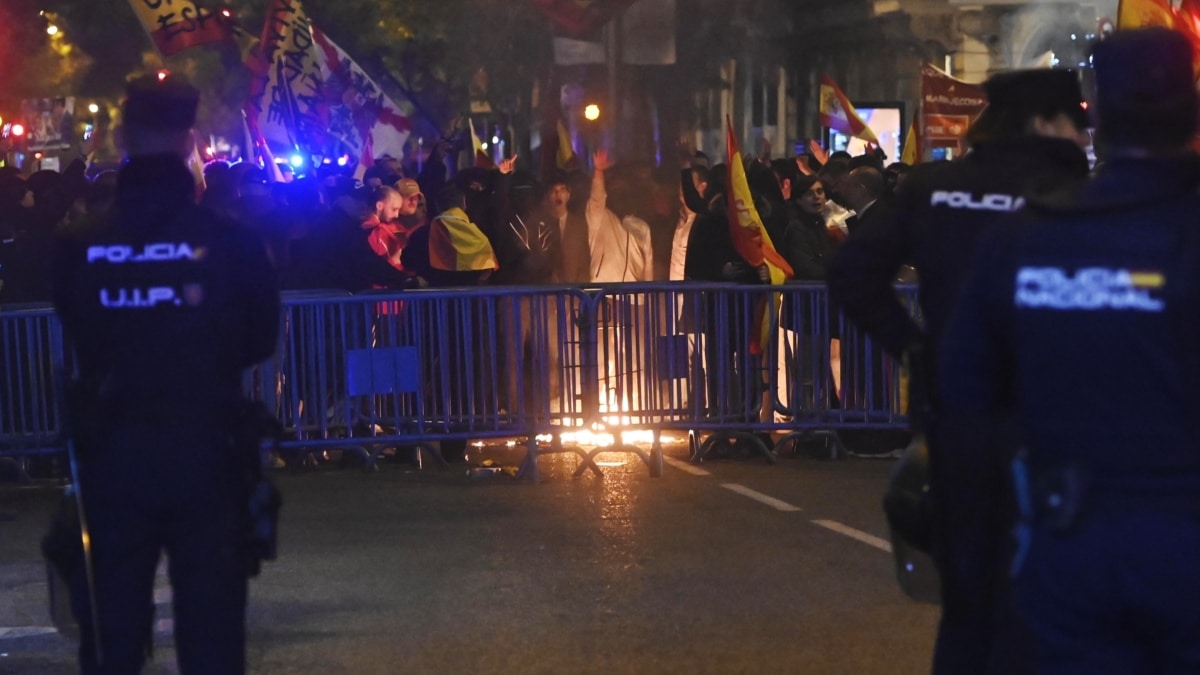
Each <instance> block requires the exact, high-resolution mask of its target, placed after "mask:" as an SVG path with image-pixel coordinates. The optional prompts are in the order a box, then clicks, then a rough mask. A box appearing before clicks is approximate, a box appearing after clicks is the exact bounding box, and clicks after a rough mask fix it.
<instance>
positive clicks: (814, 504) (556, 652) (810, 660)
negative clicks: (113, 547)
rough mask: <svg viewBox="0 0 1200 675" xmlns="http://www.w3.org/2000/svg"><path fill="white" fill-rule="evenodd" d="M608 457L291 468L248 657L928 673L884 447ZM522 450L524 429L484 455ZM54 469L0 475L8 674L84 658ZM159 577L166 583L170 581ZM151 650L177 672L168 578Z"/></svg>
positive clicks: (930, 620) (505, 668) (371, 665)
mask: <svg viewBox="0 0 1200 675" xmlns="http://www.w3.org/2000/svg"><path fill="white" fill-rule="evenodd" d="M667 452H668V457H669V459H668V465H667V466H666V469H665V474H664V475H663V476H662V477H661V478H651V477H650V475H649V471H648V470H647V468H646V467H645V466H644V465H643V464H642V463H641V460H639V459H638V458H637V457H636V456H632V455H618V454H606V455H603V456H601V458H600V459H601V461H602V462H603V471H604V474H605V475H604V477H603V478H598V477H596V476H594V475H592V474H591V473H590V472H589V473H587V474H585V475H584V476H583V477H581V478H578V479H574V478H571V473H572V472H573V471H574V470H575V468H576V467H577V466H578V460H577V459H576V458H575V457H574V456H570V455H562V456H551V457H544V458H542V460H541V464H540V466H541V473H542V480H541V482H540V483H539V484H530V483H525V482H518V481H516V480H514V479H512V478H511V477H509V476H506V475H503V474H501V475H497V476H492V477H487V478H469V477H467V476H466V475H465V467H456V468H454V469H450V470H438V469H431V468H426V469H424V470H421V471H416V470H414V469H413V468H412V467H410V466H407V465H405V464H401V463H398V462H397V463H391V462H384V463H383V464H382V465H381V467H380V470H379V471H378V472H375V473H365V472H362V471H359V470H354V469H335V468H332V467H329V468H318V469H316V470H309V471H302V472H292V471H286V470H285V471H282V472H280V473H279V474H278V478H279V482H280V485H281V488H282V490H283V492H284V498H285V501H286V503H285V507H284V516H283V518H284V520H283V525H282V528H283V530H282V541H281V557H280V559H279V560H278V561H277V562H275V563H271V564H269V565H268V566H267V567H266V569H265V571H264V573H263V574H262V575H261V576H260V577H259V578H257V579H255V580H254V581H253V582H252V583H251V600H250V607H249V613H248V622H249V634H250V635H249V639H250V649H249V671H250V672H251V673H262V674H272V675H282V674H285V673H288V674H290V673H305V674H307V673H321V674H325V673H330V674H340V673H347V674H349V673H354V674H363V673H366V674H373V673H380V674H391V673H439V674H441V673H606V674H607V673H639V674H640V673H804V674H815V675H864V674H867V675H870V674H874V673H880V674H884V673H886V674H888V675H901V674H905V673H914V674H915V673H924V672H928V663H929V658H930V654H931V649H932V642H933V634H934V627H935V624H936V619H937V610H936V608H933V607H930V606H926V605H918V604H914V603H912V602H911V601H909V600H907V599H906V598H905V597H904V596H903V595H902V594H901V593H900V591H899V590H898V588H897V586H896V584H895V582H894V580H893V572H892V563H891V556H890V555H889V554H888V553H887V552H886V551H885V550H883V549H882V548H881V544H882V543H883V542H882V540H881V539H880V538H881V537H884V536H885V533H886V531H885V527H884V522H883V517H882V515H881V513H880V511H879V508H878V504H879V495H880V494H881V491H882V488H883V485H884V483H885V480H886V477H887V475H888V472H889V471H890V470H891V467H892V462H891V461H888V460H879V459H856V458H847V459H840V460H835V461H821V460H816V459H812V458H810V457H806V456H802V457H788V456H785V457H783V458H781V459H780V461H779V462H778V463H777V464H775V465H768V464H767V463H766V462H764V461H762V460H761V459H755V458H740V459H732V460H726V461H710V462H705V463H704V464H702V465H700V466H696V465H691V464H688V463H686V461H684V460H685V459H686V448H685V447H684V446H680V445H674V446H669V447H668V451H667ZM485 458H486V459H491V460H493V461H494V462H496V463H497V464H498V465H504V464H512V463H514V462H515V461H516V459H517V457H516V453H515V450H509V449H504V448H491V449H487V450H486V451H478V450H476V451H474V452H473V453H472V455H471V457H470V459H471V460H472V461H473V462H478V461H480V460H482V459H485ZM48 492H49V491H47V490H44V489H42V490H37V489H25V488H23V489H17V488H14V487H12V486H8V487H3V486H0V512H7V517H6V518H4V517H0V673H30V674H33V673H37V674H47V675H51V674H56V673H72V672H75V670H74V666H73V655H74V648H73V645H72V644H71V643H69V642H68V641H67V640H66V639H65V638H63V637H62V636H60V635H58V634H57V633H54V632H52V631H51V630H50V629H48V628H46V627H47V626H48V624H49V619H48V618H47V612H46V607H45V605H46V602H45V596H46V585H45V580H44V572H43V566H42V562H41V559H40V557H39V553H38V539H39V537H40V534H41V531H42V529H43V527H44V524H45V522H46V518H47V515H46V514H47V512H48V511H49V508H50V505H51V504H52V499H51V498H50V495H49V494H48ZM160 583H163V582H162V580H160ZM161 601H162V604H161V606H160V613H161V616H163V620H161V621H160V622H159V625H158V631H157V634H156V661H155V663H153V664H152V665H151V666H150V667H149V668H147V672H148V673H174V672H177V670H176V668H175V665H174V663H173V659H174V652H173V651H172V649H171V622H170V620H169V615H170V608H169V589H166V588H163V589H162V591H161Z"/></svg>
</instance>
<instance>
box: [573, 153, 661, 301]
mask: <svg viewBox="0 0 1200 675" xmlns="http://www.w3.org/2000/svg"><path fill="white" fill-rule="evenodd" d="M592 162H593V167H594V169H595V171H594V173H593V174H592V192H591V196H590V197H589V198H588V203H587V226H588V245H589V248H590V249H591V253H592V283H609V282H616V281H651V280H653V279H654V252H653V249H652V248H651V246H650V226H649V225H647V224H646V221H644V220H642V219H641V218H639V217H637V216H635V215H633V214H628V215H625V216H623V217H621V216H618V215H617V214H616V213H614V212H613V211H612V209H609V208H608V193H607V191H606V190H605V184H604V172H605V171H607V170H609V169H611V168H612V167H613V161H612V160H611V159H610V158H609V156H608V152H607V151H606V150H597V151H596V153H595V154H594V155H592Z"/></svg>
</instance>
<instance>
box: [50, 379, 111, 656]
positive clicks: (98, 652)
mask: <svg viewBox="0 0 1200 675" xmlns="http://www.w3.org/2000/svg"><path fill="white" fill-rule="evenodd" d="M56 379H57V381H58V385H59V386H58V391H59V395H58V396H59V401H60V405H59V410H60V412H61V415H62V431H63V438H64V440H65V442H66V446H67V461H68V465H69V466H70V470H71V487H70V488H69V491H70V492H71V494H72V495H73V496H74V502H75V516H76V518H77V519H78V523H79V544H80V547H81V552H82V554H83V573H84V582H85V583H86V584H87V596H88V608H89V610H90V612H91V618H92V647H93V651H94V652H95V654H94V656H95V658H96V663H103V662H104V660H103V658H102V655H103V649H102V648H101V645H100V610H99V606H98V604H97V602H96V573H95V566H94V564H93V562H92V536H91V530H90V529H89V527H88V520H87V510H86V509H85V508H84V505H83V484H82V482H81V481H80V479H79V453H78V451H77V449H76V445H75V433H76V429H75V426H74V424H73V421H72V420H73V416H72V412H73V410H72V400H71V399H72V397H71V396H70V395H69V394H68V393H67V392H68V391H69V390H70V387H71V386H72V385H78V382H71V381H70V380H68V379H67V377H66V374H65V373H63V372H61V371H60V372H59V373H58V375H57V377H56ZM51 588H52V589H53V584H51ZM53 602H54V597H53V591H51V614H52V615H53V614H54V613H55V612H54V605H53ZM55 623H56V625H57V623H58V622H57V621H56V622H55Z"/></svg>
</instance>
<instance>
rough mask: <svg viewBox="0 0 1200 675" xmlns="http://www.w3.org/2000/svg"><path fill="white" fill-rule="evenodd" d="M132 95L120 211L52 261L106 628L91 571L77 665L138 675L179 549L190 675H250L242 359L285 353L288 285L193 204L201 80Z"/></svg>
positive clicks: (124, 130) (253, 245)
mask: <svg viewBox="0 0 1200 675" xmlns="http://www.w3.org/2000/svg"><path fill="white" fill-rule="evenodd" d="M126 93H127V97H126V100H125V102H124V106H123V109H122V126H121V129H120V131H119V132H118V136H119V140H120V141H121V142H122V144H123V147H124V149H125V151H126V153H127V155H128V162H127V163H126V164H125V165H124V166H123V167H122V168H121V170H120V174H119V178H118V186H117V201H116V206H115V208H114V210H113V212H112V213H111V215H110V216H108V217H106V218H104V219H102V220H100V221H98V222H92V223H88V224H86V225H85V226H83V227H81V228H80V229H79V230H78V231H75V232H69V233H66V235H65V236H64V237H63V240H62V242H61V244H60V247H59V251H58V255H57V257H56V261H55V306H56V309H57V311H58V314H59V316H60V318H61V319H62V323H63V326H64V329H65V331H66V334H67V336H68V339H69V340H70V341H71V342H72V344H73V347H74V350H75V351H74V354H75V357H76V359H77V366H78V375H79V380H78V382H79V385H78V387H77V389H78V391H79V392H80V393H79V395H78V396H77V398H80V399H82V400H83V402H82V403H81V404H79V405H77V406H74V410H73V412H74V413H75V414H74V415H73V417H74V418H75V419H73V420H72V421H73V424H74V426H75V427H76V438H77V446H79V450H80V485H81V488H82V494H83V497H84V506H85V512H86V514H87V517H88V520H89V525H90V529H91V532H90V535H91V547H92V557H93V563H94V578H95V588H94V597H95V598H96V607H95V609H96V615H97V616H98V623H99V625H92V607H91V606H90V601H89V593H88V589H87V588H86V579H84V578H83V575H78V578H76V579H73V580H72V596H73V603H72V604H73V607H74V611H75V614H76V618H77V619H78V620H79V622H80V625H81V628H82V629H83V630H82V633H83V635H84V638H83V641H82V644H81V645H80V651H79V658H80V668H81V670H82V672H84V673H137V672H139V671H140V670H141V668H142V666H143V663H144V661H145V659H146V655H147V652H148V649H149V647H150V645H151V639H152V636H153V626H152V622H153V618H154V616H153V612H154V597H153V591H154V583H155V569H156V566H157V565H158V561H159V557H160V554H162V553H164V552H165V554H166V557H167V561H168V572H169V576H170V581H171V586H172V599H173V608H174V632H175V648H176V652H177V656H178V662H179V666H180V671H181V672H183V673H241V672H244V670H245V611H246V595H247V578H248V577H247V563H246V555H245V552H244V550H243V531H242V529H241V524H242V523H243V522H244V518H243V517H242V516H243V511H244V510H245V509H246V501H247V500H246V496H245V494H244V493H243V491H242V489H241V486H240V479H239V476H238V475H237V469H236V461H237V460H236V459H235V458H234V457H233V454H234V453H233V451H232V449H231V444H230V442H229V435H230V434H231V433H232V429H231V425H232V424H233V423H234V422H233V421H232V418H233V417H234V416H235V415H236V413H235V410H236V407H237V405H238V401H239V399H240V383H241V375H242V371H243V369H245V368H247V367H248V366H251V365H253V364H255V363H257V362H259V361H261V360H263V359H265V358H266V357H268V356H270V355H271V353H272V352H273V351H274V349H275V344H276V339H277V335H278V325H279V309H280V305H279V290H278V285H277V282H276V277H275V273H274V271H273V270H272V268H271V265H270V263H269V261H268V258H267V254H266V250H265V248H264V246H263V244H262V243H261V242H260V241H259V240H258V239H257V237H256V236H254V235H253V234H250V233H248V232H245V231H243V230H240V229H238V227H236V226H235V225H234V224H233V223H232V222H230V221H227V220H226V219H224V218H222V217H220V216H218V215H216V214H215V213H214V212H211V211H208V210H205V209H203V208H201V207H199V206H197V205H196V203H195V197H196V195H195V186H194V182H193V177H192V175H191V174H190V172H189V171H188V169H187V166H186V165H185V163H184V158H185V157H186V156H187V155H188V154H189V152H190V151H191V149H192V147H193V139H192V135H191V134H192V132H191V127H192V125H193V123H194V122H195V119H196V106H197V103H198V98H199V97H198V92H197V91H196V89H194V88H193V87H192V86H191V85H190V84H187V83H186V82H184V81H182V80H181V79H180V78H178V77H176V76H174V75H168V76H166V77H165V78H154V77H147V78H141V79H136V80H133V81H132V82H130V84H129V85H128V89H127V92H126ZM97 636H98V638H99V643H100V644H99V646H100V649H99V650H97V649H96V648H95V647H96V644H95V642H96V637H97Z"/></svg>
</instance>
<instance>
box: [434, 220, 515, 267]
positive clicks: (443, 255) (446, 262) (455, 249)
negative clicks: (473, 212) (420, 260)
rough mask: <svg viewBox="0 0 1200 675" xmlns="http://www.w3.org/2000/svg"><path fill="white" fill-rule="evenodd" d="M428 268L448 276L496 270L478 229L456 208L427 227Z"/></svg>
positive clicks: (486, 239)
mask: <svg viewBox="0 0 1200 675" xmlns="http://www.w3.org/2000/svg"><path fill="white" fill-rule="evenodd" d="M429 228H430V229H429V264H430V265H431V266H432V267H433V268H434V269H439V270H445V271H448V272H471V271H483V270H498V269H500V264H499V263H497V262H496V253H495V251H494V250H493V249H492V244H491V242H490V241H488V238H487V236H486V235H484V234H483V231H482V230H480V229H479V226H478V225H476V224H475V223H472V222H471V219H470V218H468V217H467V214H466V213H465V212H464V211H463V210H462V209H460V208H458V207H457V206H456V207H454V208H452V209H450V210H448V211H444V212H442V213H441V215H439V216H438V217H437V218H434V219H433V222H432V223H430V224H429Z"/></svg>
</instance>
